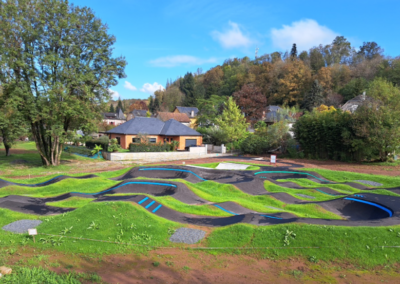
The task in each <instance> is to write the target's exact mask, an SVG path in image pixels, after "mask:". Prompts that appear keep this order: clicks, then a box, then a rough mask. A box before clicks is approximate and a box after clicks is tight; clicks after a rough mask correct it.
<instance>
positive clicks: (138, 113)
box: [131, 109, 147, 117]
mask: <svg viewBox="0 0 400 284" xmlns="http://www.w3.org/2000/svg"><path fill="white" fill-rule="evenodd" d="M131 114H133V116H135V117H136V116H141V117H147V110H143V109H134V110H133V111H132V112H131Z"/></svg>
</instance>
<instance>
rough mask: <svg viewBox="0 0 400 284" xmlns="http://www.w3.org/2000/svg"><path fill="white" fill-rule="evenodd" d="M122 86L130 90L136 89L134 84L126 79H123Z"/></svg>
mask: <svg viewBox="0 0 400 284" xmlns="http://www.w3.org/2000/svg"><path fill="white" fill-rule="evenodd" d="M124 88H125V89H128V90H131V91H136V90H137V88H136V87H135V86H134V85H132V84H131V83H129V82H128V81H125V85H124Z"/></svg>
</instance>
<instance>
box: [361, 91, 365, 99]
mask: <svg viewBox="0 0 400 284" xmlns="http://www.w3.org/2000/svg"><path fill="white" fill-rule="evenodd" d="M361 99H362V100H363V101H365V92H363V94H362V96H361Z"/></svg>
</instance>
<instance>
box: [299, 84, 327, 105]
mask: <svg viewBox="0 0 400 284" xmlns="http://www.w3.org/2000/svg"><path fill="white" fill-rule="evenodd" d="M323 102H324V95H323V89H322V86H321V85H320V84H319V82H318V80H315V81H314V83H313V84H312V87H311V90H310V92H309V93H308V94H307V95H306V96H305V97H304V102H303V105H304V107H305V108H306V109H308V110H309V111H312V110H313V108H315V107H319V106H320V105H322V103H323Z"/></svg>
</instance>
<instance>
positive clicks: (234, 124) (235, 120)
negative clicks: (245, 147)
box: [216, 97, 249, 142]
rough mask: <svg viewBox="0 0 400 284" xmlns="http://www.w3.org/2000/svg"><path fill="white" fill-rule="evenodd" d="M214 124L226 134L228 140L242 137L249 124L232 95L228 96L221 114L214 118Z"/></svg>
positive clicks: (231, 140)
mask: <svg viewBox="0 0 400 284" xmlns="http://www.w3.org/2000/svg"><path fill="white" fill-rule="evenodd" d="M216 124H217V125H218V126H219V128H220V129H221V130H222V131H223V132H224V133H225V134H226V135H227V139H228V142H233V141H237V140H239V139H241V138H244V137H245V135H246V130H247V127H248V126H249V124H248V123H246V118H245V117H244V115H243V114H242V112H241V111H240V109H239V107H238V106H237V105H236V103H235V101H234V100H233V98H232V97H229V99H228V101H227V102H226V103H225V109H224V111H223V112H222V115H221V116H220V117H218V118H217V119H216Z"/></svg>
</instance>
